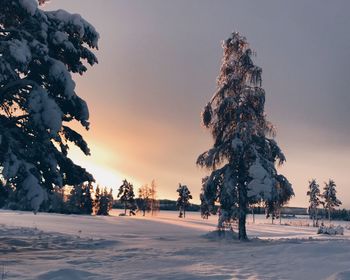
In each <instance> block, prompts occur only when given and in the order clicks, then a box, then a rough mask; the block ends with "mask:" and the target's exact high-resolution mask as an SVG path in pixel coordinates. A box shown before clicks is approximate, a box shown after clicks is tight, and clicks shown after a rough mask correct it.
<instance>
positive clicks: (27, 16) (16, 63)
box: [0, 0, 99, 211]
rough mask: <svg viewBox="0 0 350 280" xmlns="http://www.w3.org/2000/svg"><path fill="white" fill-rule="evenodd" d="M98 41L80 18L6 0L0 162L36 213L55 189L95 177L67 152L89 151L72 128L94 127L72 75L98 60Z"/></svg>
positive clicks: (0, 9) (0, 45)
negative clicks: (73, 147) (71, 148)
mask: <svg viewBox="0 0 350 280" xmlns="http://www.w3.org/2000/svg"><path fill="white" fill-rule="evenodd" d="M39 2H40V3H43V2H45V1H44V0H40V1H39ZM98 38H99V35H98V33H97V32H96V31H95V28H94V27H93V26H92V25H90V24H89V23H88V22H87V21H85V20H84V19H83V18H81V17H80V16H79V15H76V14H70V13H68V12H66V11H64V10H58V11H44V10H41V9H39V8H38V5H37V1H34V0H25V1H23V0H1V4H0V53H1V55H0V131H1V135H0V139H1V140H0V166H1V167H2V168H3V169H2V176H3V178H4V179H5V180H6V181H7V182H9V183H10V184H12V185H13V186H14V187H15V191H16V192H17V193H18V195H19V196H20V197H23V198H25V199H27V200H28V201H29V204H30V207H31V208H33V209H34V211H37V210H38V209H39V207H40V205H41V203H42V202H43V201H44V200H45V199H46V198H47V192H48V191H50V190H52V189H53V187H54V186H60V187H62V186H64V185H77V184H80V183H82V182H84V181H93V177H92V175H91V174H89V173H88V172H87V171H86V170H85V169H84V168H82V167H80V166H78V165H76V164H74V163H73V161H72V160H71V159H70V158H69V157H68V156H67V154H68V148H69V146H68V144H69V143H70V142H71V143H73V144H75V145H77V146H78V147H79V148H80V149H81V150H82V151H83V153H84V154H86V155H89V154H90V151H89V148H88V146H87V143H86V142H85V141H84V139H83V137H82V136H81V135H80V134H79V133H78V132H76V131H75V130H74V129H72V128H70V127H69V126H68V125H69V123H70V122H71V121H74V120H76V121H79V122H80V123H81V125H82V126H83V127H84V128H86V129H88V128H89V122H88V119H89V111H88V107H87V104H86V102H85V101H84V100H83V99H81V98H80V97H79V96H78V95H77V94H76V92H75V83H74V81H73V79H72V73H74V74H75V73H77V74H80V75H82V74H83V73H84V72H85V71H86V70H87V67H86V64H90V65H94V64H95V63H97V58H96V57H95V55H94V54H93V53H92V51H91V50H92V49H94V48H95V49H97V41H98ZM18 199H20V198H19V197H18ZM22 205H23V204H22Z"/></svg>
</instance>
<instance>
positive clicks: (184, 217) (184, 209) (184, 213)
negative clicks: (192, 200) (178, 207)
mask: <svg viewBox="0 0 350 280" xmlns="http://www.w3.org/2000/svg"><path fill="white" fill-rule="evenodd" d="M185 218H186V209H185V207H184V219H185Z"/></svg>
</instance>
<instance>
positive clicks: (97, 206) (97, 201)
mask: <svg viewBox="0 0 350 280" xmlns="http://www.w3.org/2000/svg"><path fill="white" fill-rule="evenodd" d="M100 200H101V190H100V186H99V185H97V187H96V190H95V198H94V209H95V214H96V215H98V214H97V213H98V212H99V209H100Z"/></svg>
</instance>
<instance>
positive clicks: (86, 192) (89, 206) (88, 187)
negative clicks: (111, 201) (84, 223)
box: [81, 182, 94, 215]
mask: <svg viewBox="0 0 350 280" xmlns="http://www.w3.org/2000/svg"><path fill="white" fill-rule="evenodd" d="M92 192H93V187H92V184H91V183H90V182H88V183H85V184H83V186H82V198H81V213H82V214H87V215H91V214H92V212H93V209H94V200H93V198H92Z"/></svg>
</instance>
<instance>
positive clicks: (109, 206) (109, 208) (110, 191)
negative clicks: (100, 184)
mask: <svg viewBox="0 0 350 280" xmlns="http://www.w3.org/2000/svg"><path fill="white" fill-rule="evenodd" d="M106 192H107V189H106ZM107 199H108V215H109V212H110V211H111V210H112V208H113V200H114V198H113V189H112V188H110V189H109V192H108V193H107Z"/></svg>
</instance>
